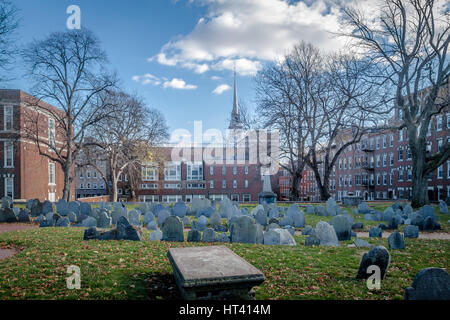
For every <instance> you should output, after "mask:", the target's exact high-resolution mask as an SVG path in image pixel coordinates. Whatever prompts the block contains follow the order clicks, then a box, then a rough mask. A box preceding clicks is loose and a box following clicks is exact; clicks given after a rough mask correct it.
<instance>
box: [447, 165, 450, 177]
mask: <svg viewBox="0 0 450 320" xmlns="http://www.w3.org/2000/svg"><path fill="white" fill-rule="evenodd" d="M447 179H450V161H447Z"/></svg>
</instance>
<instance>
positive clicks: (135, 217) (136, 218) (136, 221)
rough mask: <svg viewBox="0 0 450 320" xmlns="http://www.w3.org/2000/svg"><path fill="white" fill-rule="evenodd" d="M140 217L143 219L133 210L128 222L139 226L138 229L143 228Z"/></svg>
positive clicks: (129, 213) (129, 214)
mask: <svg viewBox="0 0 450 320" xmlns="http://www.w3.org/2000/svg"><path fill="white" fill-rule="evenodd" d="M140 217H141V215H140V214H139V212H137V211H136V210H131V211H130V212H128V221H129V222H130V224H131V225H133V226H137V227H141V226H142V223H141V221H140V220H139V218H140Z"/></svg>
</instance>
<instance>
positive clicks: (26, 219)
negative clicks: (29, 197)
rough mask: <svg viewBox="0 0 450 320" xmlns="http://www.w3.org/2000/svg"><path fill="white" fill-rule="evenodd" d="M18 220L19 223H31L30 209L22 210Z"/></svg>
mask: <svg viewBox="0 0 450 320" xmlns="http://www.w3.org/2000/svg"><path fill="white" fill-rule="evenodd" d="M17 220H18V221H19V222H30V213H29V212H28V209H22V210H20V212H19V215H18V216H17Z"/></svg>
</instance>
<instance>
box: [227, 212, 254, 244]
mask: <svg viewBox="0 0 450 320" xmlns="http://www.w3.org/2000/svg"><path fill="white" fill-rule="evenodd" d="M256 232H257V228H256V224H255V223H254V222H253V220H252V219H251V218H250V217H249V216H241V217H238V218H237V219H236V220H235V221H234V222H233V223H231V225H230V240H231V242H239V243H256Z"/></svg>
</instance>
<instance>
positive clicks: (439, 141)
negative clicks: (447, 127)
mask: <svg viewBox="0 0 450 320" xmlns="http://www.w3.org/2000/svg"><path fill="white" fill-rule="evenodd" d="M443 142H444V140H442V139H439V140H438V141H437V151H438V152H441V149H442V145H443Z"/></svg>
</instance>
